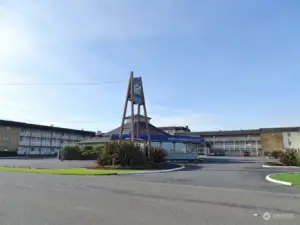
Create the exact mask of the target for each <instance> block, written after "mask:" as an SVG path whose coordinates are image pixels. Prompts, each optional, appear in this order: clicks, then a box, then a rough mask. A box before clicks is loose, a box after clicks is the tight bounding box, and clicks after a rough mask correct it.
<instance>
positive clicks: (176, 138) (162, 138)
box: [111, 134, 204, 143]
mask: <svg viewBox="0 0 300 225" xmlns="http://www.w3.org/2000/svg"><path fill="white" fill-rule="evenodd" d="M119 137H120V135H119V134H112V135H111V140H119ZM125 138H131V134H123V139H125ZM134 138H137V136H136V135H134ZM139 139H142V140H148V135H147V134H140V136H139ZM150 140H151V141H157V142H180V143H186V142H190V143H203V142H204V138H203V137H191V136H181V135H163V134H150Z"/></svg>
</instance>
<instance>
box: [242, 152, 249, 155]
mask: <svg viewBox="0 0 300 225" xmlns="http://www.w3.org/2000/svg"><path fill="white" fill-rule="evenodd" d="M242 156H250V152H248V151H243V152H242Z"/></svg>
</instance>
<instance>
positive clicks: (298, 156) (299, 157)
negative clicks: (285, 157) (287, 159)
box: [296, 154, 300, 166]
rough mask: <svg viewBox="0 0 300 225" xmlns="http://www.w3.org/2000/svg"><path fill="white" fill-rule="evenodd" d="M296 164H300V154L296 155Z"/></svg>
mask: <svg viewBox="0 0 300 225" xmlns="http://www.w3.org/2000/svg"><path fill="white" fill-rule="evenodd" d="M296 166H300V155H299V154H298V155H297V157H296Z"/></svg>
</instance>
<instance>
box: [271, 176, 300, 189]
mask: <svg viewBox="0 0 300 225" xmlns="http://www.w3.org/2000/svg"><path fill="white" fill-rule="evenodd" d="M271 178H272V179H275V180H280V181H286V182H290V183H292V185H293V186H298V187H300V173H283V174H274V175H272V176H271Z"/></svg>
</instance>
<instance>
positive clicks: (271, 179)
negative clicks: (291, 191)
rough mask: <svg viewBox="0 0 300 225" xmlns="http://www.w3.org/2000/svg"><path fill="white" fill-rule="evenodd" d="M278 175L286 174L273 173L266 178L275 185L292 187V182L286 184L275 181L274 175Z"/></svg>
mask: <svg viewBox="0 0 300 225" xmlns="http://www.w3.org/2000/svg"><path fill="white" fill-rule="evenodd" d="M276 174H284V173H272V174H269V175H267V176H266V180H267V181H269V182H272V183H275V184H282V185H286V186H292V183H290V182H285V181H280V180H275V179H273V178H271V176H272V175H276Z"/></svg>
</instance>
